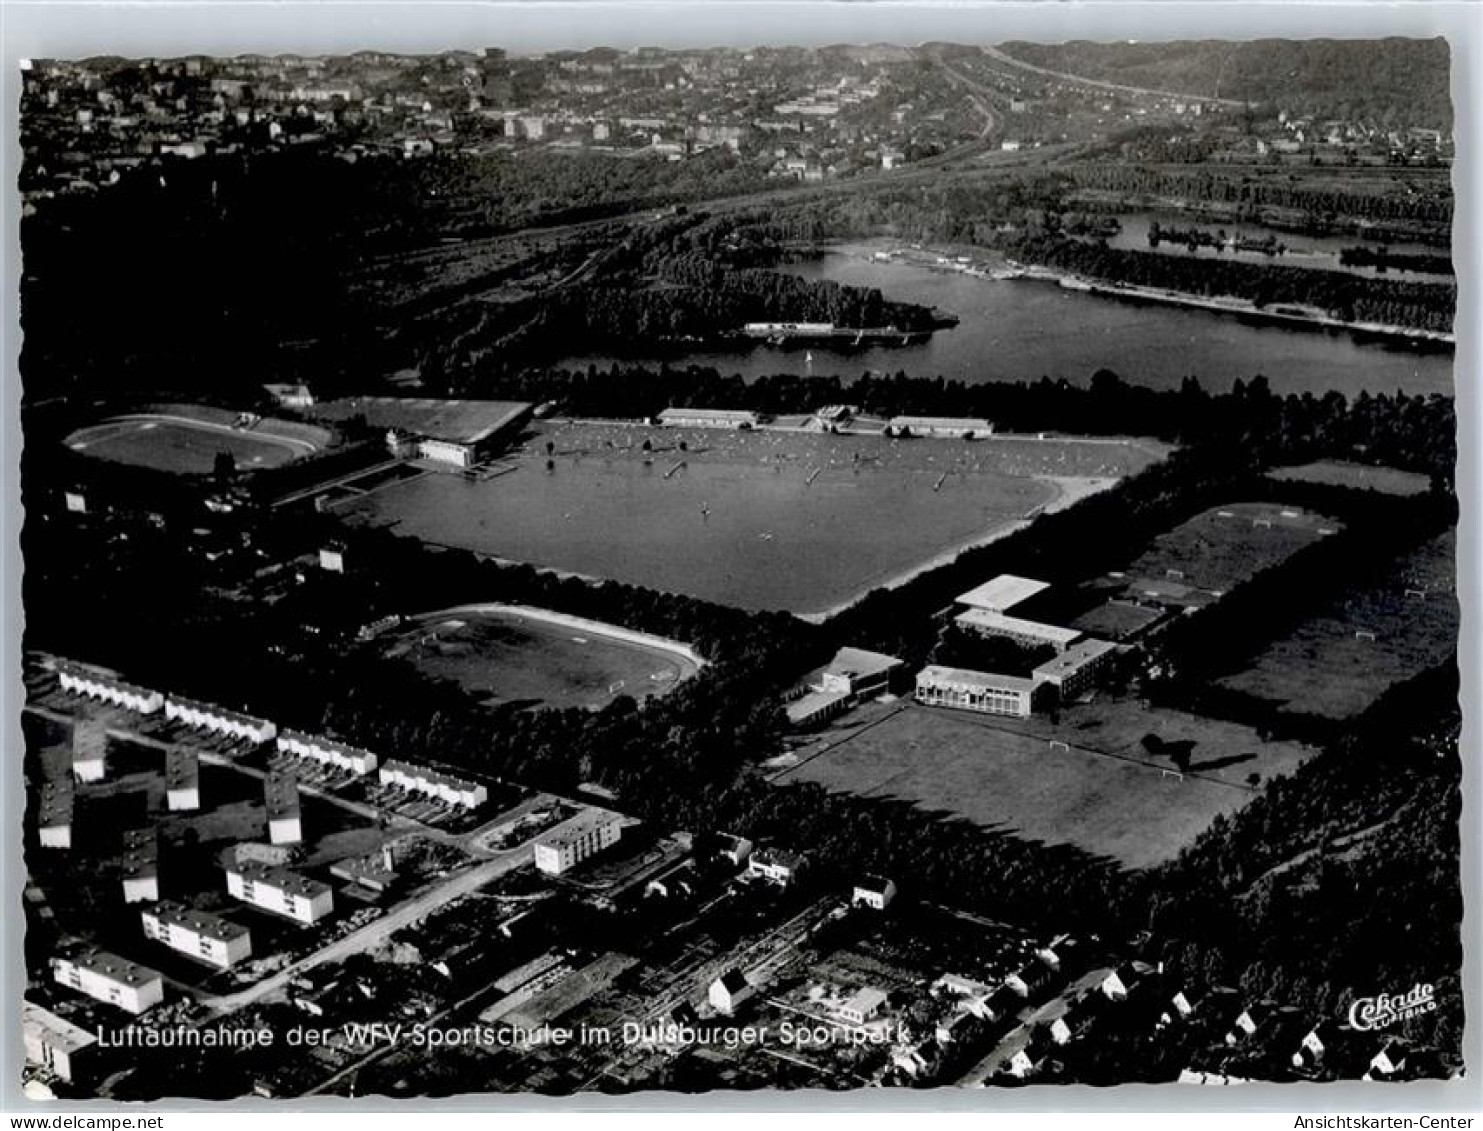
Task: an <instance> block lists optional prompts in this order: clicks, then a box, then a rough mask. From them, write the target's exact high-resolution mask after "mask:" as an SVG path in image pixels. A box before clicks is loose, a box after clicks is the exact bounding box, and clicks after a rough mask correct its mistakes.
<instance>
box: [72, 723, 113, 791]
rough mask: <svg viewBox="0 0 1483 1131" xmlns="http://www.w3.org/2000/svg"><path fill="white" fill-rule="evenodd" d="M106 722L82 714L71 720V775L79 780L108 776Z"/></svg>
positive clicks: (89, 780) (88, 780)
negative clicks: (80, 716)
mask: <svg viewBox="0 0 1483 1131" xmlns="http://www.w3.org/2000/svg"><path fill="white" fill-rule="evenodd" d="M107 750H108V724H107V723H106V722H105V721H104V720H102V719H95V718H90V717H88V716H83V717H82V718H78V719H74V720H73V722H72V776H73V777H74V778H76V779H77V780H78V781H81V782H96V781H102V780H103V779H104V778H105V777H107V776H108V758H107Z"/></svg>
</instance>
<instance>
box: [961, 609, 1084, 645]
mask: <svg viewBox="0 0 1483 1131" xmlns="http://www.w3.org/2000/svg"><path fill="white" fill-rule="evenodd" d="M953 623H954V624H957V625H958V626H959V627H961V628H966V629H970V630H971V631H973V632H977V633H979V634H980V635H983V636H1007V637H1008V638H1009V639H1011V640H1014V641H1017V642H1018V643H1020V644H1027V645H1029V646H1031V647H1037V646H1039V645H1042V644H1049V645H1050V646H1051V647H1052V648H1054V649H1055V650H1056V651H1057V652H1064V651H1065V650H1066V649H1067V648H1069V647H1071V645H1072V644H1074V643H1075V642H1076V641H1077V640H1080V639H1081V632H1080V631H1079V630H1077V629H1074V628H1062V627H1061V626H1060V625H1058V624H1042V623H1041V622H1040V621H1033V620H1025V619H1024V618H1022V617H1011V616H1006V615H1005V614H1003V613H997V612H994V611H993V610H992V609H969V610H968V611H967V612H965V613H959V614H958V615H957V616H955V617H954V618H953Z"/></svg>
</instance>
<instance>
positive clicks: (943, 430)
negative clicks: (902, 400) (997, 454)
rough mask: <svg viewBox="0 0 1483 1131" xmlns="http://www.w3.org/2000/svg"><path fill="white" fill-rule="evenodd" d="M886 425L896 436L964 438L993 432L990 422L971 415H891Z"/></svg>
mask: <svg viewBox="0 0 1483 1131" xmlns="http://www.w3.org/2000/svg"><path fill="white" fill-rule="evenodd" d="M886 426H887V427H888V428H889V429H890V430H891V431H892V432H894V433H895V434H896V435H898V436H900V435H903V434H907V435H912V436H946V437H950V438H953V439H959V440H964V439H969V438H972V437H977V436H992V435H993V434H994V425H993V424H992V423H991V422H989V421H987V420H983V419H981V418H979V417H972V416H893V417H892V418H891V419H890V421H889V422H888V424H887V425H886Z"/></svg>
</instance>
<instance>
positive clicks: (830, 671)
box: [824, 648, 905, 677]
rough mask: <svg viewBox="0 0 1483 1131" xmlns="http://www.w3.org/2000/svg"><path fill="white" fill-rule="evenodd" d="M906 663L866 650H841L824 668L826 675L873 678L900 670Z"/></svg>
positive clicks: (893, 657) (881, 653)
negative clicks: (896, 669)
mask: <svg viewBox="0 0 1483 1131" xmlns="http://www.w3.org/2000/svg"><path fill="white" fill-rule="evenodd" d="M903 663H905V661H904V660H898V659H897V658H896V657H895V656H887V655H885V654H884V653H883V652H867V651H866V650H865V649H864V648H841V649H840V650H839V651H838V652H836V653H835V654H834V659H832V660H830V661H829V664H828V666H827V667H825V668H824V674H825V675H850V676H857V677H858V676H872V675H879V674H881V673H882V672H888V671H891V670H892V669H894V668H899V667H901V665H902V664H903Z"/></svg>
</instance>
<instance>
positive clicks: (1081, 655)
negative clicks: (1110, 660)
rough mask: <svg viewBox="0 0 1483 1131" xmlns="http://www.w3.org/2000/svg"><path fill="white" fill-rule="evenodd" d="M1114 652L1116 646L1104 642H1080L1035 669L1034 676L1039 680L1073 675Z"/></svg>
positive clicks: (1088, 640) (1089, 640)
mask: <svg viewBox="0 0 1483 1131" xmlns="http://www.w3.org/2000/svg"><path fill="white" fill-rule="evenodd" d="M1116 650H1117V645H1116V644H1112V643H1110V642H1108V641H1106V640H1092V639H1087V640H1081V641H1078V642H1077V643H1075V644H1073V645H1071V647H1069V648H1067V649H1066V650H1065V651H1064V652H1061V653H1059V654H1058V655H1055V656H1052V657H1051V658H1050V659H1048V660H1046V661H1045V663H1043V664H1041V665H1040V666H1039V667H1038V668H1036V669H1035V675H1036V676H1037V677H1038V678H1041V679H1050V678H1061V677H1064V676H1068V675H1074V674H1075V673H1076V672H1079V671H1080V670H1081V669H1082V668H1084V667H1086V666H1087V665H1088V664H1090V663H1092V662H1093V661H1095V660H1099V659H1101V658H1102V657H1103V656H1105V655H1107V653H1108V652H1113V651H1116Z"/></svg>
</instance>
